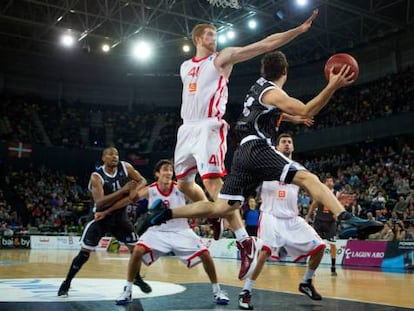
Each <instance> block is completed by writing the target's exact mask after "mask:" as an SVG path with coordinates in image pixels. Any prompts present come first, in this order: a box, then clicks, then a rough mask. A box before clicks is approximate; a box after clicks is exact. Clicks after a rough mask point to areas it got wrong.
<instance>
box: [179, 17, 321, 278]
mask: <svg viewBox="0 0 414 311" xmlns="http://www.w3.org/2000/svg"><path fill="white" fill-rule="evenodd" d="M317 15H318V10H315V11H313V14H312V15H311V16H310V17H309V18H308V19H307V20H306V21H305V22H304V23H303V24H302V25H300V26H298V27H296V28H293V29H291V30H288V31H286V32H282V33H275V34H272V35H270V36H268V37H266V38H265V39H263V40H260V41H258V42H255V43H252V44H249V45H247V46H244V47H228V48H225V49H223V50H222V51H220V52H217V50H216V48H217V32H216V28H215V27H214V26H213V25H211V24H199V25H196V26H195V27H194V29H193V30H192V39H193V43H194V45H195V46H196V55H195V56H194V57H193V58H192V59H189V60H187V61H185V62H184V63H183V64H182V65H181V68H180V75H181V80H182V83H183V91H182V106H181V118H182V119H183V124H182V125H181V127H180V128H179V130H178V133H177V144H176V147H175V152H174V164H175V167H174V170H175V173H176V176H177V180H178V188H179V189H180V191H182V192H183V193H184V194H185V195H186V196H187V197H188V198H189V199H190V200H191V201H193V202H196V201H205V200H207V198H206V195H205V193H204V192H203V190H202V189H201V187H199V186H198V185H197V184H196V183H195V176H196V174H197V172H198V173H199V174H200V176H201V178H202V180H203V184H204V186H205V188H206V190H207V192H208V194H209V195H210V198H211V199H212V200H214V201H216V200H217V198H218V194H219V192H220V190H221V188H222V185H223V181H222V177H223V176H225V175H226V174H227V172H226V169H225V167H224V159H225V155H226V151H227V142H226V137H227V131H228V127H229V126H228V124H227V122H226V121H224V120H223V116H224V114H225V112H226V104H227V96H228V90H227V83H228V80H229V78H230V75H231V72H232V70H233V66H234V65H235V64H237V63H241V62H244V61H247V60H249V59H251V58H254V57H256V56H258V55H260V54H263V53H266V52H269V51H272V50H274V49H277V48H278V47H281V46H283V45H285V44H287V43H288V42H290V41H291V40H293V39H294V38H296V37H297V36H299V35H300V34H302V33H304V32H306V31H308V30H309V28H310V27H311V25H312V22H313V20H314V19H315V18H316V16H317ZM223 216H224V215H223ZM225 218H226V220H227V221H228V222H229V224H230V227H231V228H232V230H233V231H234V233H235V236H236V239H237V241H238V242H239V243H238V244H237V245H238V247H239V249H240V250H241V261H242V268H241V271H240V274H239V278H244V277H245V274H246V273H247V272H248V270H249V267H250V264H251V260H249V259H248V258H247V257H246V256H245V253H250V250H251V249H253V251H254V252H257V250H256V247H255V241H256V239H253V238H250V237H249V236H248V234H247V232H246V229H245V228H244V224H243V221H242V219H241V216H240V212H239V211H238V210H236V209H234V210H233V211H232V212H231V213H228V214H227V215H225ZM212 224H213V231H214V238H215V239H219V238H220V235H221V229H222V223H221V222H220V220H218V221H217V220H216V221H215V222H214V221H213V223H212ZM246 255H247V254H246ZM246 268H247V269H246Z"/></svg>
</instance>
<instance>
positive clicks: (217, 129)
mask: <svg viewBox="0 0 414 311" xmlns="http://www.w3.org/2000/svg"><path fill="white" fill-rule="evenodd" d="M216 56H217V53H214V54H211V55H209V56H207V57H204V58H202V59H196V58H192V59H189V60H187V61H185V62H184V63H183V64H182V65H181V68H180V75H181V80H182V83H183V92H182V105H181V118H182V119H183V125H181V126H180V128H179V129H178V133H177V144H176V147H175V152H174V171H175V173H176V176H177V178H178V179H182V180H186V181H193V180H194V177H195V175H196V173H197V171H198V172H199V173H200V176H201V178H208V177H223V176H224V175H226V169H225V167H224V157H225V155H226V151H227V141H226V138H227V132H228V128H229V125H228V124H227V122H226V121H225V120H223V119H222V117H223V115H224V113H225V112H226V104H227V97H228V90H227V80H226V78H225V77H223V76H222V75H221V74H220V72H219V71H218V70H217V69H216V67H215V66H214V59H215V58H216Z"/></svg>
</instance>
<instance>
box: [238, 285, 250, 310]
mask: <svg viewBox="0 0 414 311" xmlns="http://www.w3.org/2000/svg"><path fill="white" fill-rule="evenodd" d="M251 300H252V295H251V294H250V291H248V290H247V289H243V290H242V291H241V293H240V294H239V309H240V310H253V309H254V308H253V306H252V305H251V304H250V302H251Z"/></svg>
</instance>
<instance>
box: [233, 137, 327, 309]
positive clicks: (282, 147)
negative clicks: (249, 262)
mask: <svg viewBox="0 0 414 311" xmlns="http://www.w3.org/2000/svg"><path fill="white" fill-rule="evenodd" d="M276 150H278V151H279V152H281V153H282V154H283V155H284V156H286V157H287V158H289V159H291V158H292V152H293V150H294V146H293V140H292V137H291V136H290V135H289V134H280V135H279V136H278V138H277V140H276ZM298 192H299V187H298V186H296V185H294V184H285V183H283V182H280V181H276V180H275V181H264V182H263V184H262V191H261V199H262V205H261V207H260V210H261V212H262V214H261V218H260V222H259V230H258V237H259V238H260V239H262V240H263V248H262V251H261V252H260V254H259V258H258V262H257V266H256V268H255V270H254V271H253V273H252V275H251V276H250V277H249V278H247V279H246V282H245V285H244V287H243V290H242V292H241V293H240V295H239V308H240V309H242V310H253V306H252V305H251V292H252V289H253V285H254V282H255V280H256V279H257V277H258V276H259V274H260V272H261V271H262V268H263V266H264V264H265V262H266V260H267V258H268V257H269V256H272V257H274V258H276V259H278V258H279V251H280V249H281V248H282V247H283V248H284V249H285V250H286V251H287V254H288V255H290V256H292V257H294V258H295V261H298V260H299V259H301V258H303V257H307V256H310V259H309V263H308V269H307V270H306V272H305V274H304V276H303V280H302V282H301V283H300V284H299V291H300V292H302V293H304V294H306V295H307V296H309V297H310V298H311V299H313V300H321V299H322V297H321V295H319V293H318V292H317V291H316V290H315V288H314V286H313V285H312V277H313V274H314V273H315V270H316V268H317V267H318V266H319V264H320V262H321V260H322V257H323V253H324V250H325V243H324V242H323V241H322V239H321V238H320V237H319V236H318V234H317V233H316V231H315V230H314V229H313V228H312V227H311V226H310V225H309V224H308V223H307V222H306V221H305V220H304V219H303V218H302V217H300V216H299V210H298V204H297V201H298Z"/></svg>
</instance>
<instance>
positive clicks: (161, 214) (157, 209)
mask: <svg viewBox="0 0 414 311" xmlns="http://www.w3.org/2000/svg"><path fill="white" fill-rule="evenodd" d="M171 218H172V211H171V209H169V208H168V207H167V206H166V205H165V204H164V202H163V201H162V200H161V199H157V200H155V201H154V203H153V204H152V205H151V207H150V208H149V209H148V212H147V213H146V214H144V215H142V216H141V217H139V218H138V220H137V222H136V223H135V232H136V234H138V235H139V236H141V235H142V234H143V233H144V232H145V231H147V229H148V228H149V227H152V226H157V225H161V224H162V223H165V222H166V221H167V220H170V219H171Z"/></svg>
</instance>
